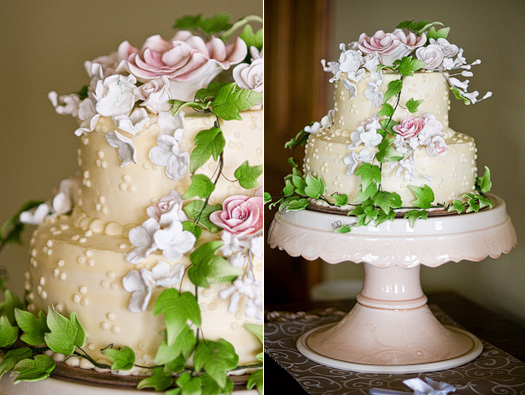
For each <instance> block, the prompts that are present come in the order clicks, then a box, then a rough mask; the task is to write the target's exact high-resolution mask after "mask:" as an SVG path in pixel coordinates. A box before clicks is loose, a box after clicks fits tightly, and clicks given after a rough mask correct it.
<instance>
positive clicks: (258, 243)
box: [250, 235, 264, 259]
mask: <svg viewBox="0 0 525 395" xmlns="http://www.w3.org/2000/svg"><path fill="white" fill-rule="evenodd" d="M250 251H251V253H252V254H253V255H254V256H255V257H256V258H259V259H262V258H263V256H264V238H263V236H262V235H260V236H254V237H252V239H251V241H250Z"/></svg>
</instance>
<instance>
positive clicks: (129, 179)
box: [122, 175, 131, 183]
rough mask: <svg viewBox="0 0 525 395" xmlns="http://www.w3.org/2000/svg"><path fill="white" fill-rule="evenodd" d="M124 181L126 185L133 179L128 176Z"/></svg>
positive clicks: (124, 177)
mask: <svg viewBox="0 0 525 395" xmlns="http://www.w3.org/2000/svg"><path fill="white" fill-rule="evenodd" d="M122 181H124V182H125V183H129V182H130V181H131V178H130V177H129V176H128V175H125V176H123V177H122Z"/></svg>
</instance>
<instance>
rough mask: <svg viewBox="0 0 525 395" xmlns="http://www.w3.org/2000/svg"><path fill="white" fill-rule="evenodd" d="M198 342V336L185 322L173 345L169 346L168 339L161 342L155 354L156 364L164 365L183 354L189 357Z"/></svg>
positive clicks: (186, 357)
mask: <svg viewBox="0 0 525 395" xmlns="http://www.w3.org/2000/svg"><path fill="white" fill-rule="evenodd" d="M196 344H197V338H196V337H195V333H193V331H192V330H191V328H190V327H189V325H188V324H185V325H184V327H183V328H182V330H181V332H180V333H179V335H178V336H177V337H176V338H175V341H174V342H173V344H172V345H171V346H168V343H167V341H166V340H164V341H163V342H162V343H161V345H160V346H159V349H158V350H157V355H156V356H155V364H157V365H164V364H166V363H169V362H171V361H173V360H175V359H176V358H178V357H179V356H181V355H182V356H183V357H184V358H185V359H188V358H189V357H190V355H191V353H192V352H193V349H194V348H195V345H196Z"/></svg>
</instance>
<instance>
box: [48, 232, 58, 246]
mask: <svg viewBox="0 0 525 395" xmlns="http://www.w3.org/2000/svg"><path fill="white" fill-rule="evenodd" d="M53 230H56V228H55V229H53ZM46 245H47V246H48V247H53V241H52V240H48V241H47V243H46Z"/></svg>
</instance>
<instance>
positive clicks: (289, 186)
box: [283, 179, 295, 196]
mask: <svg viewBox="0 0 525 395" xmlns="http://www.w3.org/2000/svg"><path fill="white" fill-rule="evenodd" d="M294 192H295V186H294V185H293V183H292V180H290V179H288V180H285V181H284V188H283V196H291V195H293V193H294Z"/></svg>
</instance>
